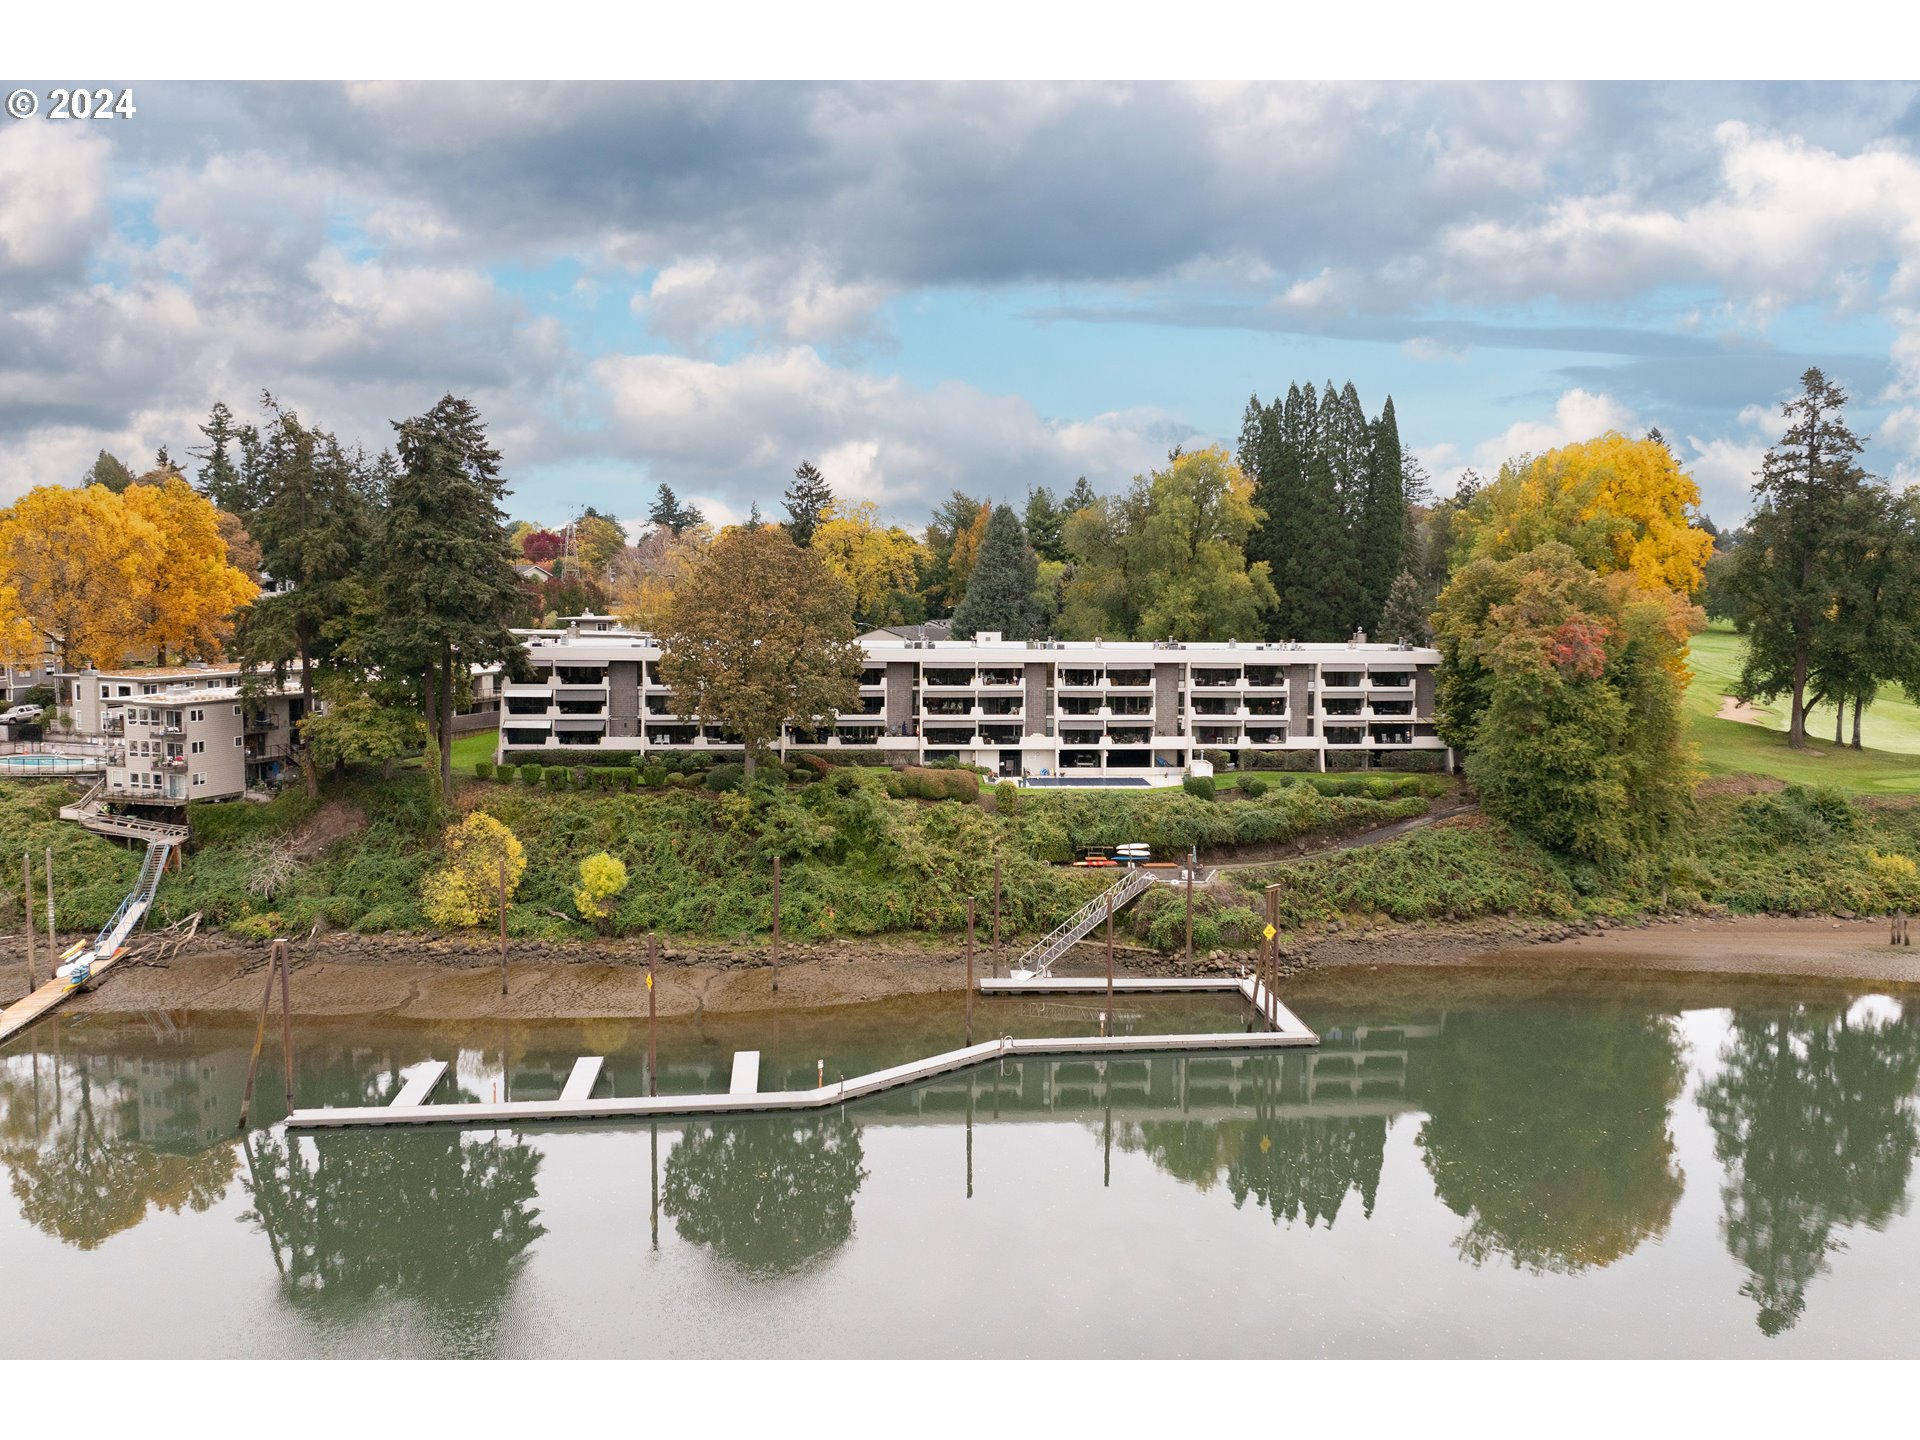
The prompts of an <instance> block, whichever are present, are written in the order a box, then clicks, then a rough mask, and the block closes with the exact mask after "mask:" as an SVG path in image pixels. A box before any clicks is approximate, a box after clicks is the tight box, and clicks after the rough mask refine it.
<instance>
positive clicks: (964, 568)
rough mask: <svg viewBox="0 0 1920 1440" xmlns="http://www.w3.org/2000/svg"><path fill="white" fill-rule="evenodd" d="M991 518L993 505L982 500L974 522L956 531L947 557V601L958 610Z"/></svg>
mask: <svg viewBox="0 0 1920 1440" xmlns="http://www.w3.org/2000/svg"><path fill="white" fill-rule="evenodd" d="M991 519H993V506H991V505H989V504H987V503H986V502H984V501H982V502H981V505H980V511H979V513H978V514H977V515H975V516H974V517H973V523H972V524H971V525H968V526H967V527H966V528H965V529H962V530H956V531H955V532H954V536H953V551H952V553H951V554H950V555H949V556H948V557H947V603H948V604H949V605H951V606H953V607H954V609H956V610H957V609H959V608H960V602H961V601H962V600H964V599H966V598H967V579H968V577H969V576H971V575H972V574H973V567H974V565H975V564H976V563H978V561H979V559H980V547H981V545H983V544H984V543H986V538H987V522H988V521H989V520H991Z"/></svg>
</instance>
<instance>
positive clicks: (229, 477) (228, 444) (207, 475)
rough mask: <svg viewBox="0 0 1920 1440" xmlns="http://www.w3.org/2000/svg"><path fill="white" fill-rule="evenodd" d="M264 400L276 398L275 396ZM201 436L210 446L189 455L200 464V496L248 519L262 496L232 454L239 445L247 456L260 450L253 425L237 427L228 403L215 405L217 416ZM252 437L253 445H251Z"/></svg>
mask: <svg viewBox="0 0 1920 1440" xmlns="http://www.w3.org/2000/svg"><path fill="white" fill-rule="evenodd" d="M262 398H263V399H266V400H271V399H272V397H271V396H263V397H262ZM200 433H201V434H202V435H204V436H206V437H207V443H206V444H205V445H203V446H201V447H200V448H199V449H197V450H192V451H189V452H188V453H189V454H191V455H192V456H193V457H194V459H196V460H198V461H199V462H200V468H199V470H197V471H196V472H195V473H194V480H195V483H196V484H198V485H199V487H200V493H201V494H203V495H205V496H206V497H207V498H208V499H209V500H211V501H213V503H214V504H215V505H218V506H219V507H220V508H221V509H222V510H225V511H227V512H228V513H230V514H233V515H239V516H242V517H244V516H246V515H247V514H248V513H249V512H250V511H252V510H253V509H254V508H255V507H256V506H257V505H258V503H259V497H258V496H257V495H254V494H252V493H251V492H250V490H249V487H248V486H247V484H246V483H245V477H244V475H243V474H242V471H241V468H240V466H239V465H237V464H236V463H235V462H234V458H233V455H232V453H231V452H232V449H233V447H235V446H236V445H238V446H239V448H240V449H241V453H242V454H243V455H244V454H246V453H247V452H248V451H249V450H250V449H251V448H255V447H257V445H258V436H257V434H254V433H253V427H252V426H251V425H245V426H241V425H235V424H234V422H233V411H231V410H229V409H228V408H227V404H226V402H225V401H224V400H221V401H216V402H215V403H214V407H213V413H212V414H210V415H209V416H208V417H207V423H206V424H204V425H202V426H201V427H200ZM249 437H251V442H252V443H251V444H249V443H248V440H249Z"/></svg>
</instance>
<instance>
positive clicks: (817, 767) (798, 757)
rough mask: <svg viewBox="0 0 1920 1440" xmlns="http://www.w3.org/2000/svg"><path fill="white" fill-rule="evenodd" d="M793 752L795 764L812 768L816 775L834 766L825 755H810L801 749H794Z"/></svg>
mask: <svg viewBox="0 0 1920 1440" xmlns="http://www.w3.org/2000/svg"><path fill="white" fill-rule="evenodd" d="M791 754H792V757H793V763H794V765H795V766H797V767H801V768H804V769H806V770H810V771H811V772H812V773H813V774H815V775H824V774H826V773H827V771H829V770H831V769H832V768H833V767H832V766H831V765H829V764H828V763H827V761H826V758H825V757H824V756H821V755H810V754H808V753H806V752H805V751H801V750H795V751H792V752H791Z"/></svg>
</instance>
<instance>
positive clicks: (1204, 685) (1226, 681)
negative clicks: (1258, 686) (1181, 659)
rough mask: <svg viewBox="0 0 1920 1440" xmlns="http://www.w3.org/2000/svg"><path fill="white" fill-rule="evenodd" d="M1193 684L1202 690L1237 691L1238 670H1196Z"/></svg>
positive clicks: (1238, 683) (1238, 682)
mask: <svg viewBox="0 0 1920 1440" xmlns="http://www.w3.org/2000/svg"><path fill="white" fill-rule="evenodd" d="M1193 683H1194V684H1195V685H1196V686H1198V687H1200V688H1201V689H1203V690H1227V689H1238V688H1239V685H1240V672H1239V671H1238V670H1196V671H1194V672H1193Z"/></svg>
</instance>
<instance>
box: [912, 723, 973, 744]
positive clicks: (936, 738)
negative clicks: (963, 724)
mask: <svg viewBox="0 0 1920 1440" xmlns="http://www.w3.org/2000/svg"><path fill="white" fill-rule="evenodd" d="M921 738H922V739H923V740H925V741H926V743H927V744H929V745H950V746H951V745H958V746H966V745H972V744H974V743H975V741H974V732H973V731H971V730H955V729H946V728H942V727H938V726H932V725H929V726H926V727H924V728H923V729H922V731H921Z"/></svg>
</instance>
